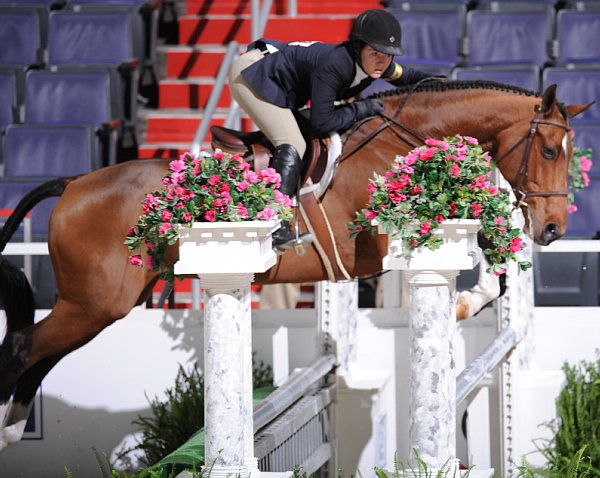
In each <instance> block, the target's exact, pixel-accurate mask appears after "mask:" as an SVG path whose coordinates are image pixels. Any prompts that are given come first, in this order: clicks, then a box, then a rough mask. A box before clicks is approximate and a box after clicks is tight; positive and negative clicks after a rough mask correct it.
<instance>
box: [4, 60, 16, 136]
mask: <svg viewBox="0 0 600 478" xmlns="http://www.w3.org/2000/svg"><path fill="white" fill-rule="evenodd" d="M16 108H17V80H16V78H15V75H14V74H13V73H12V72H8V71H5V72H3V71H0V132H2V131H4V129H6V127H7V126H8V125H9V124H11V123H13V122H14V120H15V111H16Z"/></svg>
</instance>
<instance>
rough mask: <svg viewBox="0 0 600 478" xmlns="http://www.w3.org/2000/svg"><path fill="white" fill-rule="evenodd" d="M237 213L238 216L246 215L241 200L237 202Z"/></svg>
mask: <svg viewBox="0 0 600 478" xmlns="http://www.w3.org/2000/svg"><path fill="white" fill-rule="evenodd" d="M237 215H238V216H240V217H248V209H246V206H244V205H243V204H242V203H241V202H239V203H237Z"/></svg>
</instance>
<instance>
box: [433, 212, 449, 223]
mask: <svg viewBox="0 0 600 478" xmlns="http://www.w3.org/2000/svg"><path fill="white" fill-rule="evenodd" d="M444 219H446V218H445V217H444V216H442V215H441V214H438V215H437V216H435V222H437V223H438V224H441V223H442V222H444Z"/></svg>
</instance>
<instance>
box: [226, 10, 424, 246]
mask: <svg viewBox="0 0 600 478" xmlns="http://www.w3.org/2000/svg"><path fill="white" fill-rule="evenodd" d="M401 39H402V30H401V27H400V24H399V22H398V20H397V19H396V17H394V16H393V15H392V14H391V13H389V12H387V11H385V10H381V9H372V10H367V11H365V12H363V13H361V14H360V15H359V16H358V17H357V18H356V20H355V21H354V24H353V26H352V30H351V33H350V36H349V39H348V40H347V41H345V42H344V43H341V44H338V45H334V44H328V43H321V42H292V43H282V42H278V41H274V40H267V39H260V40H257V41H255V42H253V43H251V44H250V45H249V46H248V50H247V52H246V53H245V54H243V55H242V56H240V57H239V58H238V59H237V60H236V61H235V62H234V64H233V66H232V68H231V71H230V74H229V87H230V90H231V93H232V95H233V97H234V98H235V100H236V101H237V102H238V104H239V105H240V106H241V107H242V108H243V109H244V111H245V112H246V113H247V114H248V115H249V116H250V117H251V118H252V120H253V121H254V122H255V123H256V125H257V126H258V127H259V128H260V130H261V131H262V132H263V133H264V134H265V136H266V137H267V138H268V139H269V140H270V141H271V143H272V144H273V146H274V147H275V152H274V156H273V160H272V163H271V165H272V167H273V168H275V169H276V170H277V172H278V173H279V174H280V175H281V188H280V190H281V192H282V193H284V194H287V195H288V196H290V198H293V197H294V196H296V194H297V192H298V187H299V181H300V171H301V160H302V157H303V155H304V153H305V151H306V142H305V140H304V138H303V137H302V133H301V132H300V128H299V126H298V123H297V122H296V120H295V118H294V113H293V111H298V110H300V109H301V108H303V107H305V106H306V105H307V103H308V102H309V101H310V117H311V124H312V127H313V129H314V131H315V132H316V133H317V134H318V135H319V136H327V135H328V134H330V133H331V132H334V131H337V132H341V131H344V130H346V129H348V128H349V127H350V126H351V125H352V123H354V122H355V121H358V120H361V119H363V118H366V117H368V116H374V115H377V114H381V113H383V102H382V101H381V100H380V99H379V98H368V99H364V100H359V101H346V102H345V103H344V104H342V105H340V104H339V102H340V101H342V100H351V99H352V98H353V97H354V96H356V95H358V94H359V93H360V92H361V91H362V90H364V89H365V88H367V87H368V86H369V85H370V84H371V83H372V82H373V81H374V80H376V79H378V78H381V79H384V80H386V81H388V82H390V83H391V84H393V85H394V86H400V85H404V84H410V83H416V82H418V81H419V80H421V79H423V78H427V77H429V76H430V75H428V74H426V73H423V72H421V71H417V70H413V69H404V68H402V66H400V65H399V64H398V63H395V62H394V61H393V56H394V55H401V54H403V49H402V46H401ZM295 240H296V238H295V235H294V234H293V233H292V231H291V229H290V224H289V223H287V222H285V223H283V224H282V225H281V227H280V228H279V229H278V230H277V231H275V233H274V234H273V245H274V247H275V248H276V249H278V250H280V251H284V250H285V249H287V248H289V247H290V246H291V245H292V244H293V243H294V242H295ZM305 242H308V241H306V238H305Z"/></svg>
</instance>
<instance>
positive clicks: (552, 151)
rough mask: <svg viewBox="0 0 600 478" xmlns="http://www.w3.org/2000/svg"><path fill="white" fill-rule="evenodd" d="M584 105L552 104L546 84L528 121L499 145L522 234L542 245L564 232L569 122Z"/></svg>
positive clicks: (499, 159)
mask: <svg viewBox="0 0 600 478" xmlns="http://www.w3.org/2000/svg"><path fill="white" fill-rule="evenodd" d="M590 106H591V104H588V105H563V104H560V103H558V102H557V101H556V85H551V86H549V87H548V88H547V89H546V91H545V92H544V94H543V96H542V99H541V102H539V103H538V104H536V105H535V108H534V111H532V112H531V117H529V118H523V119H522V120H520V121H516V122H515V124H514V125H513V126H512V127H511V128H509V129H508V130H507V132H506V135H502V136H503V138H502V140H501V141H500V142H499V144H498V149H497V151H496V162H497V164H498V166H499V168H500V169H501V171H502V174H503V175H504V177H505V178H506V179H507V180H508V181H509V182H510V184H511V186H512V187H513V191H514V193H515V195H516V197H517V203H518V205H519V206H520V207H521V209H522V211H523V214H524V216H525V221H526V224H525V230H526V232H527V233H528V234H529V236H530V237H531V238H532V239H533V240H534V241H535V242H536V243H537V244H541V245H547V244H549V243H551V242H552V241H554V240H556V239H559V238H560V237H561V236H563V234H564V233H565V231H566V223H567V188H568V169H569V164H570V162H571V158H572V156H573V144H572V141H571V134H570V130H571V128H570V125H569V120H570V119H571V118H573V117H574V116H576V115H578V114H579V113H581V112H582V111H584V110H585V109H587V108H589V107H590Z"/></svg>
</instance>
